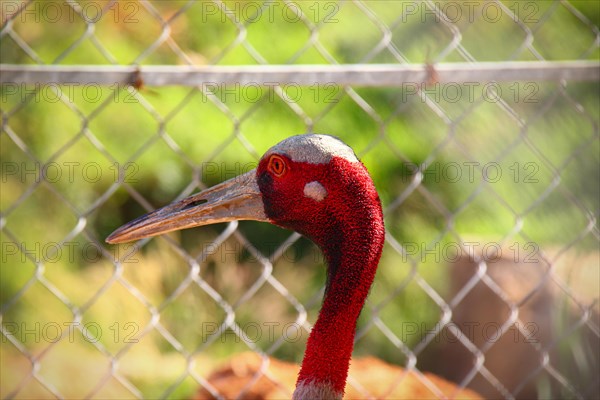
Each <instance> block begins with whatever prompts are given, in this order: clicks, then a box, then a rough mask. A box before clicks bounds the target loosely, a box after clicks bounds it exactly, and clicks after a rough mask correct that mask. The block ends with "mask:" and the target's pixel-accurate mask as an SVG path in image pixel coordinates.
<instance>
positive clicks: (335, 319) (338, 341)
mask: <svg viewBox="0 0 600 400" xmlns="http://www.w3.org/2000/svg"><path fill="white" fill-rule="evenodd" d="M244 219H246V220H258V221H266V222H270V223H272V224H275V225H278V226H281V227H284V228H288V229H293V230H295V231H297V232H299V233H301V234H303V235H305V236H307V237H308V238H310V239H311V240H313V241H314V242H315V243H316V244H317V245H318V246H319V247H320V248H321V250H322V251H323V253H324V255H325V258H326V260H327V265H328V270H327V286H326V292H325V298H324V301H323V306H322V308H321V311H320V313H319V317H318V319H317V322H316V323H315V325H314V327H313V329H312V331H311V333H310V336H309V338H308V343H307V347H306V353H305V355H304V359H303V361H302V367H301V369H300V373H299V376H298V380H297V383H296V390H295V391H294V396H293V398H294V399H341V398H342V396H343V393H344V387H345V385H346V378H347V375H348V366H349V363H350V357H351V355H352V348H353V344H354V333H355V329H356V321H357V319H358V316H359V314H360V311H361V309H362V307H363V305H364V302H365V299H366V298H367V295H368V293H369V289H370V287H371V284H372V283H373V278H374V277H375V271H376V269H377V264H378V263H379V258H380V256H381V251H382V247H383V242H384V238H385V230H384V226H383V213H382V210H381V202H380V200H379V196H378V195H377V191H376V190H375V186H374V185H373V181H372V180H371V177H370V176H369V173H368V172H367V169H366V168H365V167H364V165H363V164H362V163H361V162H360V161H359V160H358V158H357V157H356V155H355V154H354V152H353V151H352V149H351V148H350V147H348V146H347V145H346V144H344V143H343V142H342V141H340V140H339V139H337V138H334V137H332V136H327V135H315V134H307V135H299V136H293V137H290V138H288V139H285V140H284V141H282V142H280V143H279V144H277V145H275V146H273V147H272V148H271V149H269V150H268V151H267V152H266V153H265V155H264V156H263V157H262V158H261V160H260V162H259V164H258V167H257V168H256V169H255V170H252V171H250V172H248V173H246V174H244V175H241V176H239V177H237V178H233V179H231V180H229V181H226V182H223V183H221V184H219V185H217V186H214V187H212V188H210V189H207V190H204V191H202V192H200V193H198V194H196V195H193V196H190V197H188V198H186V199H183V200H181V201H177V202H174V203H172V204H170V205H167V206H165V207H163V208H161V209H158V210H156V211H153V212H151V213H149V214H146V215H144V216H142V217H140V218H138V219H136V220H134V221H132V222H130V223H128V224H126V225H124V226H122V227H121V228H119V229H117V230H116V231H115V232H113V233H112V234H111V235H110V236H109V237H108V238H107V242H109V243H121V242H128V241H132V240H137V239H142V238H145V237H149V236H155V235H159V234H162V233H165V232H169V231H173V230H178V229H185V228H191V227H194V226H200V225H208V224H214V223H219V222H226V221H232V220H244Z"/></svg>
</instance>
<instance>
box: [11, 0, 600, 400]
mask: <svg viewBox="0 0 600 400" xmlns="http://www.w3.org/2000/svg"><path fill="white" fill-rule="evenodd" d="M1 6H2V9H1V12H2V29H1V31H0V41H1V42H0V50H1V62H2V70H1V72H2V78H0V80H1V81H2V89H1V90H2V92H1V97H2V101H1V114H2V132H1V135H0V144H1V150H0V154H1V155H2V162H1V163H2V194H1V198H0V204H1V214H0V232H1V233H0V234H1V246H2V247H1V250H0V251H1V253H2V256H1V257H2V268H1V284H0V287H1V293H0V297H1V302H2V303H1V307H0V318H1V320H2V328H1V333H2V335H1V336H0V337H1V342H0V349H1V360H0V361H1V375H0V378H1V384H0V386H1V389H0V392H1V394H0V395H1V396H2V398H129V397H138V398H165V397H169V398H189V397H192V396H193V394H194V392H195V391H196V390H197V388H198V387H199V386H202V387H204V388H207V389H208V390H209V391H211V392H213V393H215V394H218V393H216V392H215V390H214V387H212V385H211V383H210V382H209V380H208V377H209V375H210V371H212V370H214V368H215V367H217V366H219V365H220V364H221V363H222V362H223V360H226V359H229V358H231V357H234V356H235V355H237V354H239V353H242V352H244V351H248V350H249V351H252V352H256V353H259V354H261V355H272V356H277V357H279V358H283V359H286V360H289V361H296V362H299V361H301V356H302V353H303V350H304V345H305V341H306V338H307V337H308V332H309V331H310V328H311V323H314V321H315V319H316V315H317V312H318V309H319V307H320V300H321V298H322V294H323V284H324V281H325V273H324V261H323V259H322V257H321V255H320V252H319V251H318V249H316V248H315V247H314V246H313V245H312V244H311V243H310V242H309V241H308V240H306V239H305V238H302V237H301V236H300V235H298V234H296V233H291V232H287V231H284V230H280V229H278V228H274V227H270V226H268V225H266V224H259V223H254V222H243V223H239V224H238V223H229V224H226V225H217V226H211V227H205V228H201V229H194V230H190V231H184V232H179V233H176V234H172V235H168V236H165V237H161V238H155V239H152V240H148V239H146V240H142V241H140V242H139V243H137V244H135V245H133V244H131V245H121V246H108V245H106V244H105V243H104V238H105V237H106V236H107V235H108V234H109V233H110V232H111V231H112V230H114V229H115V228H117V227H118V226H120V225H122V224H123V223H125V222H127V221H129V220H131V219H133V218H135V217H137V216H139V215H141V214H142V213H143V212H145V211H149V210H152V209H154V208H156V207H159V206H162V205H164V204H166V203H168V202H170V201H172V200H174V199H175V198H181V197H183V196H187V195H189V194H191V193H193V192H195V191H197V190H199V189H203V188H206V187H209V186H211V185H213V184H215V183H218V182H220V181H223V180H225V179H228V178H231V177H233V176H236V175H239V174H241V173H243V172H246V171H248V170H250V169H251V168H253V167H255V166H256V163H257V160H258V159H259V158H260V155H261V154H262V153H263V152H264V151H266V150H267V149H268V148H269V147H270V146H271V145H273V144H275V143H277V142H278V141H280V140H282V139H283V138H285V137H288V136H289V135H292V134H298V133H302V132H313V131H314V132H319V133H328V134H333V135H336V136H339V137H340V138H342V139H343V140H344V141H345V142H346V143H348V144H349V145H351V147H353V148H354V149H355V151H356V153H357V155H358V156H359V157H360V158H361V160H362V161H363V162H364V163H365V165H366V166H367V168H368V169H369V170H370V172H371V173H372V175H373V178H374V181H375V184H376V186H377V187H378V190H379V192H380V196H381V199H382V202H383V206H384V213H385V220H386V227H387V235H386V246H385V248H384V254H383V257H382V260H381V264H380V267H379V271H378V275H377V277H376V281H375V284H374V287H373V289H372V293H371V295H370V297H369V300H368V301H367V304H366V306H365V309H364V311H363V313H362V315H361V318H360V320H359V326H358V330H357V334H356V346H355V353H356V355H357V356H360V355H366V354H371V355H375V356H378V357H380V358H383V359H385V360H386V361H388V362H390V363H392V364H397V365H401V366H403V367H405V368H407V369H408V370H412V371H433V372H435V373H437V374H439V375H441V376H444V377H446V378H447V379H450V380H453V381H455V382H456V383H457V384H458V385H459V386H460V387H470V388H473V389H475V390H477V391H478V392H479V393H481V394H482V395H484V396H485V397H487V398H507V399H511V398H531V397H539V398H551V397H552V398H554V397H565V398H582V399H583V398H593V397H597V396H598V395H599V393H600V389H599V382H598V372H599V371H600V366H599V364H600V355H599V351H600V350H599V348H600V346H599V341H600V328H599V323H600V321H599V312H600V306H599V305H598V299H599V293H600V287H599V285H600V283H599V281H600V276H599V274H600V268H599V265H600V251H599V248H598V241H599V238H600V235H599V231H598V223H597V218H598V214H599V201H600V188H599V182H600V171H599V166H600V160H599V154H600V140H599V135H600V134H599V130H598V122H599V121H598V109H599V106H600V105H599V96H598V93H599V89H600V88H599V84H598V80H599V79H600V67H599V65H598V57H599V55H600V31H599V30H598V24H599V23H600V22H599V18H598V4H597V3H596V2H567V1H539V2H538V1H515V2H510V1H502V2H501V1H448V2H433V1H423V2H401V1H385V2H384V1H381V2H379V1H298V2H292V1H281V2H279V1H243V2H242V1H169V2H167V1H119V2H117V1H71V0H67V1H63V2H54V1H44V2H42V1H3V2H2V3H1ZM265 373H267V375H268V372H265ZM417 376H418V377H419V379H420V380H421V381H422V382H423V384H424V385H426V386H427V387H428V388H430V390H431V391H432V393H433V394H434V395H435V394H437V395H439V396H440V397H441V396H442V395H441V392H440V391H439V390H438V389H436V385H435V383H434V382H432V381H431V380H430V379H429V378H427V377H426V376H425V375H422V374H418V375H417ZM403 379H405V376H404V375H398V377H397V379H394V381H393V382H383V383H381V385H382V386H383V385H389V387H390V388H393V387H396V386H398V385H402V381H403ZM348 385H349V386H352V387H355V388H357V389H358V390H359V391H360V393H363V394H364V397H365V398H369V397H371V396H373V395H372V393H370V392H369V388H368V387H365V386H363V385H362V384H361V377H359V376H350V377H349V382H348ZM390 390H391V389H390Z"/></svg>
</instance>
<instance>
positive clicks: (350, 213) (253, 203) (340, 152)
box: [106, 134, 382, 245]
mask: <svg viewBox="0 0 600 400" xmlns="http://www.w3.org/2000/svg"><path fill="white" fill-rule="evenodd" d="M370 203H373V204H374V205H375V208H374V209H372V208H369V207H368V206H369V205H370ZM357 213H358V214H357ZM361 213H362V214H365V213H366V214H369V213H378V214H379V215H378V216H377V217H379V218H382V217H381V205H380V203H379V197H378V196H377V192H376V191H375V188H374V186H373V183H372V181H371V178H370V176H369V174H368V172H367V170H366V168H365V167H364V166H363V165H362V163H361V162H360V161H359V160H358V158H357V157H356V156H355V154H354V152H353V151H352V149H351V148H350V147H348V146H347V145H346V144H344V143H343V142H342V141H341V140H339V139H337V138H335V137H333V136H328V135H317V134H306V135H299V136H292V137H289V138H287V139H285V140H283V141H282V142H280V143H278V144H277V145H275V146H273V147H272V148H270V149H269V150H268V151H267V152H266V153H265V154H264V155H263V157H262V158H261V159H260V162H259V164H258V167H257V168H256V169H254V170H252V171H249V172H247V173H245V174H243V175H240V176H238V177H236V178H233V179H230V180H228V181H225V182H223V183H221V184H218V185H216V186H213V187H212V188H209V189H206V190H204V191H202V192H200V193H197V194H195V195H192V196H190V197H187V198H185V199H183V200H179V201H176V202H173V203H171V204H169V205H167V206H165V207H163V208H160V209H158V210H155V211H152V212H150V213H148V214H146V215H144V216H142V217H140V218H138V219H136V220H134V221H131V222H129V223H127V224H125V225H123V226H122V227H120V228H118V229H117V230H116V231H115V232H113V233H112V234H111V235H110V236H109V237H108V238H107V239H106V241H107V242H108V243H122V242H129V241H133V240H138V239H142V238H146V237H150V236H156V235H160V234H163V233H166V232H170V231H174V230H180V229H186V228H191V227H195V226H201V225H209V224H214V223H219V222H227V221H233V220H257V221H266V222H270V223H273V224H275V225H279V226H282V227H285V228H288V229H293V230H296V231H298V232H300V233H302V234H304V235H306V236H308V237H310V238H311V239H313V240H314V241H315V242H317V244H319V245H324V244H325V243H324V241H327V240H330V239H327V238H329V237H331V235H332V234H334V236H335V235H337V236H338V237H339V236H340V235H341V236H343V229H342V228H343V226H348V224H350V226H352V225H353V224H357V225H358V224H359V223H358V222H357V221H359V220H360V219H361V218H360V217H361V215H362V214H361ZM381 225H382V224H381Z"/></svg>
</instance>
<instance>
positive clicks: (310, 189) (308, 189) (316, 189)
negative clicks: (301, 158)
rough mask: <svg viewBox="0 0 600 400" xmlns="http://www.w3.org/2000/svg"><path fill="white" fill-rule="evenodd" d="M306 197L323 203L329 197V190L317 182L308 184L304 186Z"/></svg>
mask: <svg viewBox="0 0 600 400" xmlns="http://www.w3.org/2000/svg"><path fill="white" fill-rule="evenodd" d="M304 195H305V196H306V197H310V198H311V199H313V200H316V201H321V200H323V199H324V198H325V197H326V196H327V189H325V188H324V187H323V185H321V184H320V183H319V182H317V181H312V182H308V183H307V184H306V185H304Z"/></svg>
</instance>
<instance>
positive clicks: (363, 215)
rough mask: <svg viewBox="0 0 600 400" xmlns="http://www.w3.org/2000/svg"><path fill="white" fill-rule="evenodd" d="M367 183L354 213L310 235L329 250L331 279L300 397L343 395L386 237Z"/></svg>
mask: <svg viewBox="0 0 600 400" xmlns="http://www.w3.org/2000/svg"><path fill="white" fill-rule="evenodd" d="M365 172H366V170H365ZM368 184H369V185H370V186H368V187H367V188H366V189H365V190H361V194H357V193H353V194H352V196H353V198H352V203H347V204H358V205H360V206H359V207H356V212H355V213H353V215H352V216H351V218H348V216H347V215H346V216H345V217H339V218H333V219H332V223H331V224H330V225H329V229H327V230H326V231H325V232H323V234H320V235H313V236H312V237H311V238H312V239H313V241H315V242H316V243H317V244H318V245H319V247H320V248H321V249H322V251H323V253H324V255H325V258H326V260H327V264H328V270H327V274H328V279H327V286H326V292H325V297H324V300H323V306H322V308H321V311H320V312H319V317H318V319H317V321H316V323H315V325H314V326H313V329H312V331H311V333H310V336H309V338H308V343H307V347H306V353H305V355H304V360H303V362H302V367H301V370H300V374H299V376H298V381H297V384H296V390H295V392H294V396H293V398H294V399H295V400H300V399H317V398H318V399H341V398H342V396H343V394H344V388H345V385H346V378H347V376H348V368H349V366H350V358H351V356H352V350H353V347H354V336H355V331H356V322H357V320H358V317H359V315H360V312H361V310H362V308H363V306H364V303H365V300H366V298H367V295H368V294H369V290H370V288H371V285H372V283H373V279H374V277H375V272H376V270H377V265H378V263H379V259H380V257H381V252H382V248H383V242H384V239H385V229H384V225H383V213H382V210H381V203H380V201H379V197H378V196H377V192H376V191H375V188H374V186H373V184H372V182H371V179H370V178H369V179H368ZM357 196H359V197H361V196H363V197H364V198H363V199H361V198H358V199H357V198H356V197H357Z"/></svg>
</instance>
